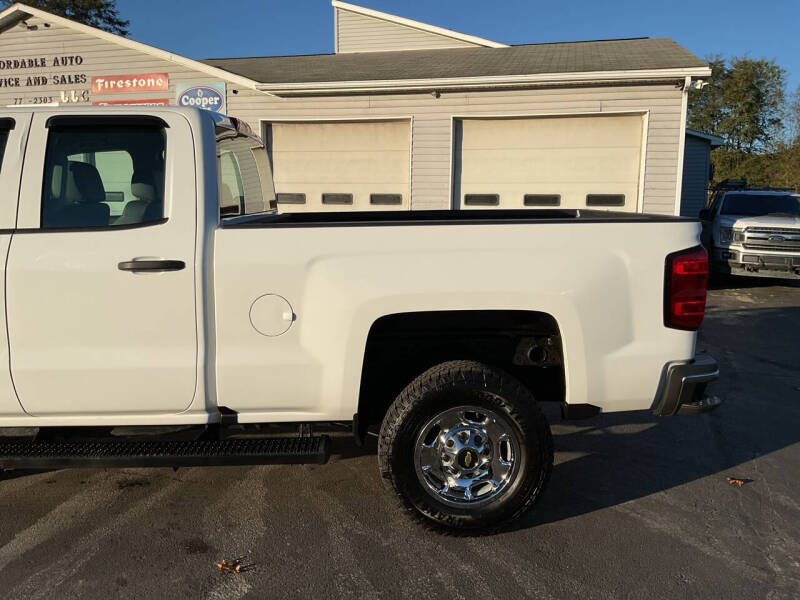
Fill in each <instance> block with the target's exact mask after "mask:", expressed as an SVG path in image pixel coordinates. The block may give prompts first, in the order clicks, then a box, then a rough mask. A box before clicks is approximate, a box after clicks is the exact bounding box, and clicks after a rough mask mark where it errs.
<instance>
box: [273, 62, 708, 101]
mask: <svg viewBox="0 0 800 600" xmlns="http://www.w3.org/2000/svg"><path fill="white" fill-rule="evenodd" d="M710 75H711V69H710V68H708V67H690V68H675V69H641V70H632V71H590V72H585V73H538V74H533V75H501V76H491V77H448V78H440V79H407V80H382V81H326V82H309V83H305V82H303V83H260V84H258V86H257V89H259V90H261V91H267V92H269V93H271V94H274V95H276V96H303V95H320V94H354V93H396V92H414V91H428V90H438V91H446V90H464V89H487V88H489V89H491V88H497V87H519V86H537V85H548V84H572V83H574V84H580V83H588V82H591V83H623V82H636V81H673V80H680V81H683V80H684V79H685V78H686V77H691V78H703V77H708V76H710Z"/></svg>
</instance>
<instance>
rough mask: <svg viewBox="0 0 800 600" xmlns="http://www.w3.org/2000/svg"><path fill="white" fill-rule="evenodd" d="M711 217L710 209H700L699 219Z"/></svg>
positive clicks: (703, 219) (704, 219)
mask: <svg viewBox="0 0 800 600" xmlns="http://www.w3.org/2000/svg"><path fill="white" fill-rule="evenodd" d="M710 219H711V211H710V210H708V209H707V208H704V209H703V210H701V211H700V220H701V221H708V220H710Z"/></svg>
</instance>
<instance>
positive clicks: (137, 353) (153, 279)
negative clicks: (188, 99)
mask: <svg viewBox="0 0 800 600" xmlns="http://www.w3.org/2000/svg"><path fill="white" fill-rule="evenodd" d="M195 213H196V184H195V161H194V148H193V143H192V134H191V130H190V127H189V124H188V122H187V121H186V120H185V118H183V117H182V116H181V115H179V114H174V113H168V112H165V113H163V114H162V115H161V116H154V115H153V116H147V115H143V114H140V115H136V116H131V115H124V114H120V115H118V116H115V115H109V114H108V113H105V114H103V115H97V114H95V115H80V114H64V113H61V114H55V113H36V114H35V115H34V119H33V122H32V124H31V132H30V135H29V141H28V147H27V154H26V159H25V167H24V171H23V176H22V185H21V193H20V207H19V218H18V223H17V230H16V231H15V233H14V235H13V237H12V240H11V246H10V250H9V256H8V264H7V270H6V290H7V315H8V335H9V346H10V357H11V360H10V365H11V376H12V379H13V382H14V387H15V389H16V392H17V396H18V398H19V400H20V403H21V404H22V406H23V408H24V409H25V411H26V412H27V413H29V414H32V415H36V416H47V415H51V416H55V415H76V416H77V415H92V416H95V415H98V416H99V415H113V414H117V415H119V414H130V415H143V414H150V413H176V412H180V411H182V410H184V409H186V408H187V407H188V406H189V405H190V403H191V401H192V398H193V397H194V393H195V386H196V381H197V375H196V373H197V333H196V290H195V228H196V214H195Z"/></svg>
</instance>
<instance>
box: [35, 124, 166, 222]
mask: <svg viewBox="0 0 800 600" xmlns="http://www.w3.org/2000/svg"><path fill="white" fill-rule="evenodd" d="M165 147H166V141H165V134H164V130H163V129H158V128H153V127H136V128H134V127H114V126H105V127H102V128H101V127H92V126H80V127H54V128H51V129H50V132H49V135H48V138H47V154H46V158H45V173H44V185H43V186H42V228H43V229H64V228H67V229H71V228H84V227H109V226H111V227H114V226H121V225H141V224H146V223H153V222H156V221H160V220H161V219H162V218H163V216H164V156H165Z"/></svg>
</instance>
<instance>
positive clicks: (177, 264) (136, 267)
mask: <svg viewBox="0 0 800 600" xmlns="http://www.w3.org/2000/svg"><path fill="white" fill-rule="evenodd" d="M117 268H118V269H119V270H120V271H133V272H134V273H136V272H146V273H160V272H162V271H180V270H181V269H185V268H186V263H185V262H183V261H182V260H126V261H123V262H121V263H119V264H118V265H117Z"/></svg>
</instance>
